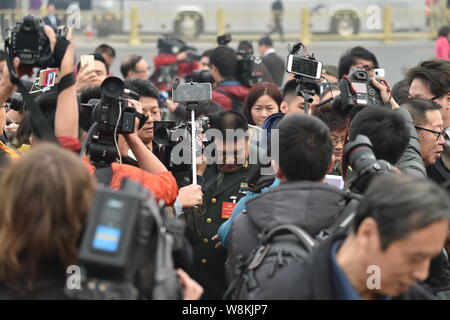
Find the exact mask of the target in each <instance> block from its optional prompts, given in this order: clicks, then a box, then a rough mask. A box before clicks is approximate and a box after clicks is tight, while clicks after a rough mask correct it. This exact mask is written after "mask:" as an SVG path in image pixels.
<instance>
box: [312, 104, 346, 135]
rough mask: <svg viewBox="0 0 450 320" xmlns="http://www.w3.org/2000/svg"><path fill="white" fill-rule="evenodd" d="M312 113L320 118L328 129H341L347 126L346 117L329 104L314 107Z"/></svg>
mask: <svg viewBox="0 0 450 320" xmlns="http://www.w3.org/2000/svg"><path fill="white" fill-rule="evenodd" d="M313 115H314V116H316V117H317V118H319V119H320V120H322V121H323V122H324V123H325V124H326V125H327V126H328V128H329V129H330V131H332V132H333V131H343V130H345V128H346V127H347V118H346V117H344V116H343V115H342V114H340V113H338V112H336V111H335V110H334V109H333V107H332V106H331V104H330V105H328V106H322V107H320V108H315V109H314V111H313Z"/></svg>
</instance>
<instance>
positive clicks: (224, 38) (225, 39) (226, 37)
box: [217, 33, 232, 46]
mask: <svg viewBox="0 0 450 320" xmlns="http://www.w3.org/2000/svg"><path fill="white" fill-rule="evenodd" d="M231 40H232V38H231V34H229V33H225V34H223V35H221V36H218V37H217V44H218V45H219V46H226V45H227V44H229V43H230V42H231Z"/></svg>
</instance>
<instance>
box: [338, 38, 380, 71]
mask: <svg viewBox="0 0 450 320" xmlns="http://www.w3.org/2000/svg"><path fill="white" fill-rule="evenodd" d="M376 68H378V60H377V58H376V57H375V55H374V54H373V53H372V52H370V51H369V50H367V49H366V48H363V47H360V46H357V47H354V48H352V49H350V50H349V51H347V52H346V53H345V54H344V55H343V56H342V57H341V59H340V60H339V79H341V78H342V76H343V75H344V74H347V75H348V74H350V73H351V71H352V70H353V69H364V70H366V71H367V72H368V73H369V75H370V77H371V78H372V77H374V76H375V74H374V70H375V69H376Z"/></svg>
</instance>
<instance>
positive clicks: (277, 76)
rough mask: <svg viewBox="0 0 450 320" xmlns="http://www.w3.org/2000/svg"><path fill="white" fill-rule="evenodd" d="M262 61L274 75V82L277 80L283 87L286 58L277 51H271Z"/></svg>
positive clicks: (276, 82)
mask: <svg viewBox="0 0 450 320" xmlns="http://www.w3.org/2000/svg"><path fill="white" fill-rule="evenodd" d="M262 62H263V63H264V65H265V66H266V67H267V70H268V71H269V73H270V75H271V76H272V79H273V82H275V84H276V85H277V86H278V87H281V86H282V85H283V78H284V74H285V71H286V70H285V64H284V60H283V59H282V58H281V57H280V56H278V55H277V54H276V53H269V54H268V55H267V56H265V57H263V58H262Z"/></svg>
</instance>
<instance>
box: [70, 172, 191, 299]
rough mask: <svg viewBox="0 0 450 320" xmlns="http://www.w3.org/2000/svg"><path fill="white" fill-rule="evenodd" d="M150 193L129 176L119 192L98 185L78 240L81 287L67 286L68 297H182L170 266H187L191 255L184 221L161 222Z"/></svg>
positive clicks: (172, 267) (158, 209) (173, 268)
mask: <svg viewBox="0 0 450 320" xmlns="http://www.w3.org/2000/svg"><path fill="white" fill-rule="evenodd" d="M149 196H150V194H149V191H148V190H147V189H145V188H144V187H142V186H141V185H140V184H138V183H137V182H134V181H131V180H128V179H125V180H124V182H123V184H122V187H121V189H120V190H118V191H112V190H110V189H109V188H107V187H104V186H101V187H99V189H98V190H97V192H96V195H95V199H94V202H93V205H92V208H91V212H90V214H89V222H88V226H87V228H86V231H85V232H84V234H83V237H82V241H81V248H80V253H79V261H80V264H81V266H82V271H81V288H79V289H78V290H76V289H70V288H66V289H65V292H66V294H67V295H68V296H69V297H71V298H76V299H141V298H144V299H180V298H181V291H180V287H179V284H178V278H177V275H176V273H175V268H177V267H182V268H185V269H186V268H189V264H190V261H189V260H190V259H191V251H190V250H191V248H190V247H189V246H188V243H187V240H186V239H185V238H184V236H183V232H184V222H183V221H172V220H165V219H164V218H163V215H162V214H161V212H160V211H161V209H160V207H159V206H158V205H157V203H156V202H155V200H154V199H153V198H149ZM167 219H169V218H167ZM176 254H178V255H180V254H181V255H183V256H182V257H176V256H175V255H176ZM177 259H178V261H179V262H180V261H181V262H182V263H184V265H176V263H175V261H176V260H177Z"/></svg>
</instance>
